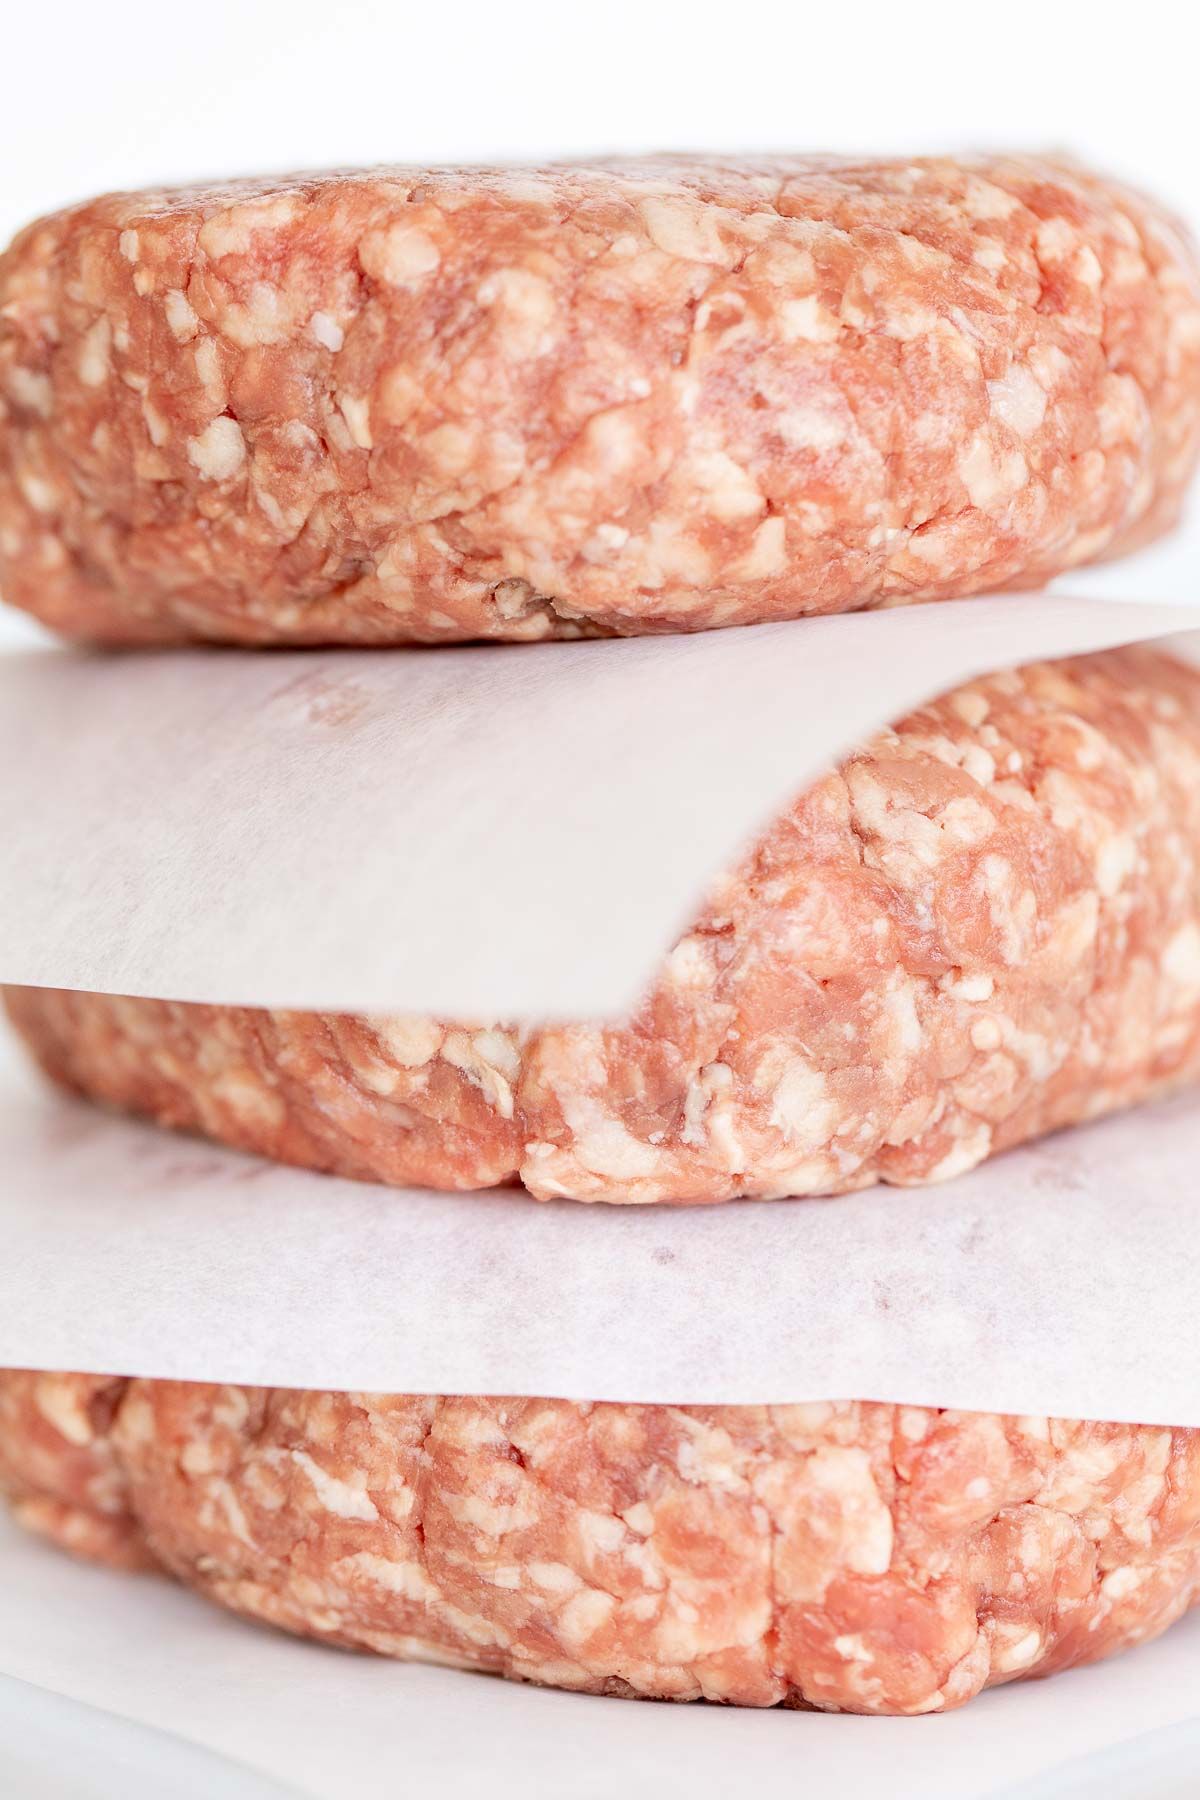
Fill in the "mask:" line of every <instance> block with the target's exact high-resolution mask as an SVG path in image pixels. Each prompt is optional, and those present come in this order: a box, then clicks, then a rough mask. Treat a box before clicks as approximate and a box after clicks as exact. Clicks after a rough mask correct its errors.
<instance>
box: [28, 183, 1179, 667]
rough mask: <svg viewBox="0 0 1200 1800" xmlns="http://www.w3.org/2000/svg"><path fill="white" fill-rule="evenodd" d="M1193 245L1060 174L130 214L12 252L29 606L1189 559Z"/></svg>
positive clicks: (605, 618) (293, 188)
mask: <svg viewBox="0 0 1200 1800" xmlns="http://www.w3.org/2000/svg"><path fill="white" fill-rule="evenodd" d="M1197 282H1198V277H1197V267H1196V262H1195V259H1194V256H1193V252H1192V250H1191V248H1190V246H1189V245H1188V244H1187V243H1186V241H1185V240H1184V239H1183V238H1182V237H1181V236H1180V234H1179V232H1178V230H1177V228H1176V226H1175V225H1174V223H1173V221H1172V220H1171V219H1170V218H1169V217H1168V216H1167V215H1166V214H1164V213H1163V212H1162V211H1161V210H1160V209H1159V208H1158V207H1157V206H1156V205H1154V203H1153V202H1151V201H1149V200H1146V199H1144V198H1143V197H1141V196H1140V195H1137V194H1134V193H1130V192H1129V191H1127V190H1126V189H1124V188H1122V187H1119V186H1117V185H1116V184H1114V183H1112V182H1109V181H1106V180H1103V179H1101V178H1100V177H1098V176H1095V175H1091V174H1089V173H1087V172H1086V171H1085V170H1081V169H1077V168H1075V167H1073V166H1071V165H1069V164H1067V163H1059V162H1056V161H1053V160H1043V159H1038V158H1034V157H1025V156H1020V157H1018V156H985V157H978V158H973V159H968V160H965V161H954V160H950V159H944V158H937V159H932V160H918V161H908V160H897V161H894V162H886V161H884V162H871V161H862V162H839V161H837V160H833V159H829V158H819V157H818V158H813V157H778V158H767V159H764V160H758V161H752V162H736V161H733V162H731V161H720V160H718V161H705V160H703V159H699V158H694V157H665V158H661V159H655V160H648V161H634V162H613V163H608V164H600V165H596V166H593V167H579V168H571V167H557V168H554V167H552V168H546V169H540V170H530V169H440V170H418V169H381V170H373V171H367V172H365V173H359V174H334V175H317V176H301V177H289V178H285V179H281V180H273V181H249V182H243V183H234V184H227V185H222V186H217V187H201V188H191V189H183V190H176V191H172V192H154V193H144V194H118V195H110V196H108V197H107V198H104V199H101V200H96V201H93V202H92V203H90V204H88V205H85V206H78V207H75V208H72V209H71V210H69V211H67V212H63V213H59V214H56V215H55V216H53V217H51V218H48V219H45V220H42V221H40V222H39V223H37V224H34V225H32V226H30V227H29V228H28V229H27V230H26V231H25V232H24V233H23V234H22V235H21V236H20V237H19V238H18V239H17V240H16V242H15V243H14V245H13V246H12V248H11V249H10V250H9V251H8V253H7V255H6V256H4V257H3V258H2V259H0V588H2V590H3V592H4V594H5V596H6V597H7V598H8V599H9V600H11V601H13V602H14V603H15V604H17V605H19V606H23V607H26V608H28V609H29V610H30V611H31V612H33V613H36V614H38V615H39V616H40V617H41V618H43V619H44V620H46V621H47V622H48V623H49V624H51V625H53V626H55V627H56V628H58V629H59V630H60V631H63V632H66V633H68V634H69V635H72V636H76V637H81V638H92V639H97V640H102V641H107V642H110V643H123V642H133V641H137V640H141V641H150V642H155V641H158V642H167V641H175V640H182V639H187V638H216V639H230V640H236V641H240V642H246V643H304V642H312V641H322V642H350V643H392V642H404V641H408V640H418V641H446V640H453V639H461V638H523V639H530V638H539V637H553V636H569V635H576V634H578V633H580V632H588V633H637V632H647V631H670V630H694V629H697V628H700V627H704V626H714V625H731V624H736V623H740V622H745V621H749V620H759V619H778V618H791V617H794V616H796V615H798V614H801V613H809V612H819V613H825V612H837V611H840V610H842V609H844V608H846V607H856V606H870V605H875V604H878V603H880V602H883V601H897V600H909V599H920V598H925V599H931V598H942V597H945V596H948V595H954V594H965V593H971V592H973V591H975V590H978V589H986V588H993V589H994V588H1000V587H1005V586H1011V585H1018V584H1024V585H1027V586H1029V585H1034V584H1035V583H1037V582H1039V581H1041V580H1042V579H1044V578H1046V577H1048V576H1050V575H1053V574H1055V573H1056V572H1058V571H1060V570H1062V569H1065V568H1068V567H1071V566H1073V565H1075V564H1078V563H1081V562H1084V561H1087V560H1088V559H1089V558H1093V557H1098V556H1102V555H1108V554H1110V553H1111V552H1113V551H1114V550H1118V549H1124V548H1127V547H1128V546H1129V545H1130V544H1132V543H1135V542H1137V541H1140V540H1142V539H1144V538H1147V537H1150V536H1152V535H1154V534H1155V533H1157V532H1160V531H1162V530H1163V529H1164V528H1165V527H1166V526H1168V525H1169V524H1170V523H1171V522H1172V521H1173V519H1174V517H1175V514H1176V511H1177V507H1178V503H1179V499H1180V495H1181V490H1182V488H1183V486H1184V483H1185V481H1186V479H1187V476H1188V474H1189V472H1190V470H1191V468H1192V465H1193V463H1194V461H1195V458H1196V452H1197V437H1198V431H1200V290H1198V285H1197Z"/></svg>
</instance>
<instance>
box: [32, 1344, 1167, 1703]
mask: <svg viewBox="0 0 1200 1800" xmlns="http://www.w3.org/2000/svg"><path fill="white" fill-rule="evenodd" d="M0 1484H2V1485H3V1486H4V1488H5V1489H6V1490H7V1491H8V1493H9V1495H10V1497H11V1499H12V1503H13V1505H14V1508H15V1510H16V1513H17V1516H18V1517H19V1518H20V1519H21V1520H22V1521H23V1522H24V1523H25V1524H26V1525H29V1526H31V1527H32V1528H33V1529H34V1530H37V1531H41V1532H43V1533H45V1534H46V1535H47V1536H48V1537H51V1538H53V1539H55V1540H56V1541H57V1542H59V1543H61V1544H64V1545H66V1547H67V1548H69V1549H71V1550H75V1551H79V1552H81V1553H82V1554H84V1555H87V1556H93V1557H97V1558H100V1559H102V1560H105V1561H113V1560H115V1561H117V1562H120V1563H123V1564H126V1565H129V1564H137V1563H139V1562H150V1563H159V1564H161V1565H162V1566H163V1567H164V1568H166V1569H168V1570H169V1571H170V1572H171V1573H172V1574H173V1575H176V1576H178V1577H179V1579H180V1580H182V1581H185V1582H187V1583H188V1584H189V1585H190V1586H193V1587H196V1588H198V1589H199V1590H200V1591H201V1592H202V1593H205V1594H208V1595H209V1596H211V1597H212V1598H213V1599H215V1600H218V1601H220V1602H221V1603H222V1604H223V1605H226V1606H230V1607H232V1608H234V1609H235V1610H236V1611H238V1612H243V1613H248V1614H250V1615H251V1616H252V1617H255V1618H259V1619H265V1620H267V1621H269V1622H270V1623H271V1624H273V1625H280V1626H283V1627H284V1628H285V1629H286V1630H289V1631H296V1632H301V1633H303V1634H305V1635H307V1636H310V1637H318V1638H323V1639H325V1640H327V1641H328V1642H330V1643H335V1644H343V1645H349V1646H353V1647H356V1648H361V1649H368V1650H375V1651H379V1652H382V1653H383V1654H384V1655H387V1656H399V1657H407V1658H419V1659H423V1660H427V1661H437V1662H446V1663H451V1664H455V1665H461V1666H463V1667H465V1668H471V1669H485V1670H490V1671H492V1672H494V1673H497V1674H503V1675H509V1676H515V1677H517V1678H519V1679H522V1680H527V1681H540V1682H546V1683H548V1684H550V1685H551V1686H554V1687H567V1688H578V1689H583V1690H585V1691H587V1692H592V1693H619V1694H632V1695H645V1696H663V1697H666V1698H669V1699H673V1700H698V1699H708V1700H723V1701H731V1702H734V1703H735V1704H738V1705H742V1706H774V1705H778V1704H780V1703H784V1704H790V1705H799V1706H816V1707H821V1708H823V1709H842V1710H846V1711H850V1712H871V1713H920V1712H933V1711H937V1710H940V1709H942V1708H944V1707H951V1706H957V1705H959V1704H961V1702H962V1701H964V1700H968V1699H970V1697H971V1696H972V1695H973V1694H976V1693H978V1691H979V1690H980V1688H982V1687H985V1686H987V1685H989V1684H991V1683H994V1682H998V1681H1010V1680H1013V1679H1014V1678H1017V1677H1020V1676H1025V1675H1046V1674H1050V1673H1051V1672H1052V1671H1054V1670H1056V1669H1063V1668H1068V1667H1070V1666H1071V1665H1072V1664H1076V1663H1084V1662H1093V1661H1095V1660H1096V1659H1098V1658H1099V1657H1102V1656H1108V1655H1111V1654H1112V1653H1113V1652H1114V1651H1116V1650H1121V1649H1124V1648H1125V1647H1126V1646H1127V1645H1130V1644H1135V1643H1139V1642H1141V1641H1142V1640H1143V1639H1145V1638H1149V1637H1153V1636H1155V1635H1156V1634H1157V1633H1158V1632H1160V1631H1163V1630H1164V1629H1165V1628H1166V1627H1167V1626H1168V1625H1170V1624H1172V1623H1173V1622H1174V1620H1175V1619H1177V1618H1178V1617H1179V1616H1180V1614H1181V1613H1183V1612H1184V1611H1185V1610H1186V1608H1187V1607H1188V1606H1189V1605H1190V1604H1191V1602H1192V1599H1193V1597H1194V1595H1195V1593H1196V1591H1197V1587H1198V1586H1200V1522H1198V1521H1200V1432H1197V1431H1185V1430H1171V1429H1170V1428H1166V1427H1156V1426H1148V1425H1099V1424H1080V1423H1076V1422H1071V1421H1066V1420H1061V1419H1044V1418H1041V1419H1039V1418H1015V1417H1005V1416H1003V1415H1000V1414H996V1413H963V1412H938V1411H934V1410H930V1409H927V1408H922V1407H897V1406H881V1405H873V1404H866V1403H851V1402H844V1401H843V1402H837V1403H832V1404H821V1405H809V1406H740V1407H738V1406H725V1407H700V1406H690V1407H674V1406H629V1405H619V1406H616V1405H608V1404H599V1405H593V1404H588V1403H580V1402H576V1401H568V1400H503V1399H476V1398H466V1399H462V1398H454V1399H429V1398H412V1397H411V1396H407V1395H393V1394H332V1393H299V1392H294V1391H292V1392H289V1391H286V1390H278V1389H275V1390H272V1389H266V1388H237V1387H209V1386H202V1385H199V1384H192V1383H183V1382H165V1381H163V1382H156V1381H129V1382H126V1381H113V1380H106V1379H99V1378H95V1377H90V1376H84V1375H40V1374H24V1373H11V1372H10V1373H8V1374H0Z"/></svg>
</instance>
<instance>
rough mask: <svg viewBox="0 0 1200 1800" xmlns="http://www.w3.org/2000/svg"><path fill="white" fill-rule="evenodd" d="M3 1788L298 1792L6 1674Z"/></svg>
mask: <svg viewBox="0 0 1200 1800" xmlns="http://www.w3.org/2000/svg"><path fill="white" fill-rule="evenodd" d="M0 1793H3V1794H6V1795H8V1796H9V1797H10V1800H113V1797H114V1795H117V1794H119V1795H120V1800H163V1796H164V1795H170V1797H171V1800H213V1797H214V1796H215V1795H218V1794H219V1795H220V1797H221V1800H288V1796H292V1800H295V1796H296V1795H297V1794H298V1793H299V1789H297V1788H293V1787H291V1786H290V1785H289V1786H288V1787H284V1786H282V1785H281V1784H280V1783H277V1782H275V1781H271V1780H269V1779H268V1778H267V1777H265V1776H262V1775H258V1774H254V1773H252V1772H251V1771H250V1770H248V1769H244V1768H239V1767H238V1766H237V1765H236V1764H234V1763H231V1762H230V1761H228V1759H227V1758H225V1757H217V1756H214V1755H213V1754H212V1752H211V1751H208V1750H202V1749H200V1748H199V1747H198V1746H197V1745H196V1744H194V1743H190V1742H189V1741H188V1740H187V1739H186V1738H182V1737H174V1736H171V1735H168V1734H167V1733H166V1732H163V1731H158V1730H155V1729H154V1728H153V1727H151V1726H147V1725H139V1724H135V1723H133V1722H132V1721H131V1720H128V1719H123V1718H121V1717H120V1716H119V1715H118V1714H114V1713H108V1712H100V1711H98V1710H97V1709H96V1708H95V1707H92V1706H85V1705H84V1704H83V1703H82V1702H80V1701H78V1700H69V1699H67V1698H65V1697H64V1696H63V1695H61V1694H54V1693H50V1692H49V1691H47V1690H46V1689H43V1688H37V1687H31V1686H30V1685H29V1683H28V1682H24V1681H15V1680H13V1679H11V1678H10V1677H9V1676H7V1675H0Z"/></svg>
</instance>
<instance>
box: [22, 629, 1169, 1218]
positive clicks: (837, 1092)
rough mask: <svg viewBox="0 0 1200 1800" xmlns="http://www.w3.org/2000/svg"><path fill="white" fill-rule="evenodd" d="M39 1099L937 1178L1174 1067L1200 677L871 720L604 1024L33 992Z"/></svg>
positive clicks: (608, 1195)
mask: <svg viewBox="0 0 1200 1800" xmlns="http://www.w3.org/2000/svg"><path fill="white" fill-rule="evenodd" d="M7 1002H8V1007H9V1011H10V1013H11V1016H12V1018H13V1020H14V1022H15V1023H16V1025H17V1027H18V1029H19V1030H20V1031H21V1032H22V1033H23V1035H24V1036H25V1038H26V1039H27V1040H28V1042H29V1043H30V1044H31V1045H32V1047H33V1049H34V1051H35V1053H36V1054H37V1056H38V1057H39V1059H40V1060H41V1062H42V1063H43V1064H44V1066H45V1067H46V1068H47V1069H48V1070H49V1072H50V1073H51V1074H52V1075H53V1076H54V1077H56V1078H57V1079H58V1080H59V1081H61V1082H63V1083H65V1084H66V1085H68V1086H70V1087H73V1088H76V1089H78V1090H80V1091H82V1092H84V1093H86V1094H89V1095H92V1096H94V1097H95V1098H97V1099H100V1100H103V1101H106V1102H108V1103H110V1104H113V1105H116V1106H119V1107H125V1108H128V1109H131V1110H133V1111H137V1112H144V1113H149V1114H151V1115H152V1116H153V1117H155V1118H156V1119H159V1120H161V1121H163V1122H164V1123H166V1124H170V1125H175V1126H180V1127H184V1128H186V1129H190V1130H199V1131H203V1132H207V1133H209V1134H210V1135H212V1136H213V1137H216V1138H220V1139H223V1140H224V1141H225V1142H227V1143H231V1144H235V1145H237V1146H239V1147H241V1148H243V1149H247V1150H252V1151H257V1152H260V1153H262V1154H265V1155H267V1156H271V1157H276V1158H279V1159H281V1160H283V1161H286V1162H295V1163H300V1164H303V1165H306V1166H309V1167H313V1168H318V1169H328V1170H335V1171H338V1172H339V1173H342V1174H347V1175H354V1176H361V1177H365V1178H368V1179H372V1180H382V1181H387V1182H393V1183H397V1184H401V1185H406V1184H415V1185H423V1186H431V1187H447V1188H476V1187H487V1186H490V1185H493V1184H499V1183H503V1182H511V1181H521V1182H523V1183H524V1184H525V1186H526V1187H527V1188H528V1189H529V1190H530V1192H531V1193H533V1194H535V1195H536V1196H537V1197H538V1198H540V1199H547V1198H551V1197H554V1196H558V1195H570V1196H574V1197H576V1198H579V1199H585V1200H593V1199H602V1200H613V1201H631V1202H646V1201H663V1200H693V1201H694V1200H722V1199H726V1198H729V1197H732V1196H735V1195H742V1194H751V1195H760V1196H767V1197H772V1198H775V1197H780V1196H783V1195H795V1194H828V1193H837V1192H843V1191H846V1190H848V1189H852V1188H860V1187H864V1186H869V1185H870V1184H871V1183H872V1182H875V1181H887V1182H893V1183H898V1184H901V1185H907V1184H914V1183H919V1182H925V1181H931V1180H938V1179H941V1178H943V1177H946V1176H950V1175H956V1174H959V1173H961V1172H963V1171H964V1170H966V1169H969V1168H971V1167H973V1166H974V1165H975V1164H976V1163H978V1162H981V1161H982V1160H983V1158H984V1157H986V1156H988V1155H990V1154H991V1153H992V1152H993V1151H996V1150H1002V1149H1005V1148H1007V1147H1008V1146H1010V1145H1012V1144H1016V1143H1019V1142H1021V1141H1022V1140H1023V1139H1026V1138H1029V1137H1033V1136H1036V1135H1037V1134H1039V1133H1042V1132H1045V1131H1049V1130H1052V1129H1055V1128H1056V1127H1058V1126H1062V1125H1067V1124H1071V1123H1073V1122H1075V1121H1078V1120H1080V1119H1085V1118H1091V1117H1095V1116H1097V1115H1099V1114H1102V1113H1105V1112H1108V1111H1110V1110H1112V1109H1114V1108H1116V1107H1120V1106H1124V1105H1128V1104H1129V1103H1130V1102H1133V1101H1136V1100H1141V1099H1144V1098H1146V1097H1148V1096H1150V1095H1153V1094H1156V1093H1159V1092H1162V1091H1166V1090H1168V1089H1169V1088H1171V1087H1172V1086H1174V1085H1176V1084H1179V1083H1182V1082H1184V1081H1185V1080H1189V1079H1195V1078H1196V1077H1198V1076H1200V672H1197V671H1196V670H1195V669H1193V668H1191V667H1189V666H1187V665H1185V664H1183V663H1180V662H1179V661H1177V660H1175V659H1174V658H1173V657H1171V656H1169V655H1167V654H1164V653H1163V652H1160V651H1156V650H1149V649H1144V648H1142V649H1132V650H1124V651H1115V652H1110V653H1106V654H1103V655H1098V656H1091V657H1083V658H1078V659H1076V660H1074V661H1069V662H1063V663H1057V664H1035V665H1032V666H1030V667H1027V668H1025V669H1023V670H1020V671H1017V672H1015V673H1008V674H1001V675H994V676H991V677H988V678H987V679H984V680H981V681H977V682H974V683H972V684H971V685H970V686H968V687H965V688H961V689H959V690H958V691H957V692H955V693H953V694H951V695H949V696H948V697H946V698H943V699H941V700H938V701H936V702H934V703H933V704H931V705H929V706H926V707H924V708H922V709H921V711H919V712H917V713H914V714H912V715H911V717H909V718H908V719H905V720H904V721H903V722H902V723H901V724H900V725H898V726H897V727H896V728H895V729H894V730H891V731H887V732H883V733H881V734H880V735H879V736H877V737H876V738H874V739H873V740H872V741H871V742H870V743H869V744H868V745H867V746H866V747H865V748H864V749H862V750H860V751H859V752H857V753H856V754H854V755H852V756H850V757H849V758H848V759H847V760H846V761H845V762H844V763H843V765H842V767H841V768H840V769H839V770H837V771H836V772H835V773H833V774H831V775H829V776H827V777H826V778H825V779H824V780H822V781H820V782H818V783H817V785H816V786H815V787H814V788H812V789H811V790H810V792H808V793H807V794H806V795H805V796H804V797H803V798H802V799H801V800H799V801H798V802H797V803H796V804H795V805H794V806H792V807H790V808H789V809H788V811H787V812H785V813H784V815H783V816H782V817H781V818H780V819H778V820H777V821H776V822H775V824H774V825H773V826H772V827H771V828H770V830H769V831H768V832H767V833H766V835H765V836H764V837H763V838H762V840H761V841H760V842H759V844H758V845H757V846H756V848H755V849H754V850H753V851H752V853H751V854H750V855H749V857H748V858H747V859H746V860H745V861H744V862H743V863H742V864H741V865H740V867H738V868H737V869H735V870H734V871H733V873H732V874H730V875H729V876H727V877H726V878H725V879H724V880H722V881H721V882H719V883H718V884H717V886H716V888H715V891H714V892H713V893H712V894H711V896H710V898H709V902H708V904H707V906H706V908H705V910H704V911H703V912H702V914H701V916H700V918H699V919H698V921H697V922H696V924H695V925H694V926H693V928H692V929H691V930H690V931H689V932H688V933H687V934H686V935H685V936H684V937H683V938H682V939H681V940H680V942H679V943H677V944H676V946H675V947H674V949H673V950H672V951H671V952H670V954H669V956H668V957H667V958H666V961H665V963H664V965H663V968H662V971H661V974H660V976H659V978H658V981H657V984H656V985H655V986H654V988H653V989H652V991H651V993H650V994H649V995H648V997H647V999H646V1000H645V1002H644V1003H643V1005H642V1006H641V1007H640V1009H639V1010H638V1011H637V1012H636V1013H635V1014H634V1015H633V1017H632V1018H631V1019H630V1020H629V1021H627V1022H626V1023H624V1024H619V1025H614V1026H602V1025H587V1024H583V1025H581V1024H574V1025H556V1026H552V1027H548V1028H541V1029H536V1030H524V1031H522V1030H517V1029H515V1028H513V1027H511V1026H506V1025H503V1024H497V1023H489V1022H485V1021H477V1022H474V1023H467V1024H464V1023H461V1022H459V1023H446V1022H442V1021H436V1020H432V1019H428V1018H412V1017H406V1018H359V1017H351V1016H345V1015H337V1014H328V1013H296V1012H269V1011H256V1010H250V1009H247V1008H244V1007H222V1006H197V1005H178V1004H172V1003H168V1002H164V1001H158V1000H141V999H127V998H114V997H112V996H108V995H101V994H82V993H67V992H62V991H59V990H53V989H44V988H11V989H9V990H8V991H7Z"/></svg>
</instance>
